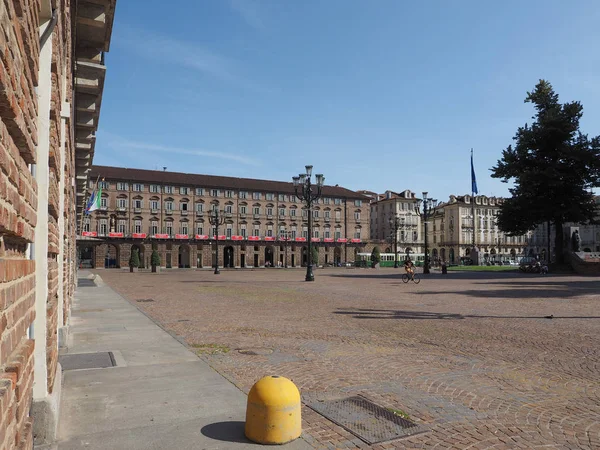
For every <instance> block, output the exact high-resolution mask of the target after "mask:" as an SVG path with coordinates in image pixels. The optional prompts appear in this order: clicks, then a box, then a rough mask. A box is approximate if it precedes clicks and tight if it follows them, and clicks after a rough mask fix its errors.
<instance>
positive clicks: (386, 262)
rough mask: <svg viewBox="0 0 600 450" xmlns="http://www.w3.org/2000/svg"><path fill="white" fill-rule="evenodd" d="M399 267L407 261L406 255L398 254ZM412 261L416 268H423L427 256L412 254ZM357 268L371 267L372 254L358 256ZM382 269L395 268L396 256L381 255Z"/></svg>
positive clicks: (355, 263) (389, 254)
mask: <svg viewBox="0 0 600 450" xmlns="http://www.w3.org/2000/svg"><path fill="white" fill-rule="evenodd" d="M397 258H398V265H400V266H401V265H403V264H404V260H405V259H406V253H400V252H398V256H397ZM410 259H411V260H412V262H413V263H414V265H415V266H416V267H423V262H424V261H425V255H424V254H423V253H411V254H410ZM354 266H355V267H371V254H370V253H359V254H357V255H356V261H354ZM379 266H380V267H394V254H393V253H381V261H380V262H379Z"/></svg>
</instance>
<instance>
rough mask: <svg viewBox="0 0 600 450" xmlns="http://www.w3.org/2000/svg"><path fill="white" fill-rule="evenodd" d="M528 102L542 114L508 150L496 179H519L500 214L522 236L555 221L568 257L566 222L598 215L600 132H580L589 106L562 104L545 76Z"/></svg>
mask: <svg viewBox="0 0 600 450" xmlns="http://www.w3.org/2000/svg"><path fill="white" fill-rule="evenodd" d="M525 103H532V104H533V105H534V107H535V110H536V113H535V115H534V116H533V117H532V119H533V120H534V121H533V123H532V124H531V125H528V124H525V125H524V126H523V127H519V129H518V130H517V133H516V135H515V137H514V138H513V139H514V141H515V144H514V147H513V146H512V145H509V146H508V148H507V149H506V150H504V151H503V152H502V159H500V160H499V161H498V163H497V165H496V166H495V167H493V168H492V169H491V170H492V177H494V178H500V179H501V180H502V181H503V182H508V181H513V182H514V187H513V188H511V189H509V190H510V193H511V194H512V197H511V198H508V199H506V200H505V201H504V204H503V205H502V206H501V208H500V212H499V216H498V226H499V228H500V229H501V230H503V231H505V232H507V233H509V234H511V235H519V234H523V233H526V232H527V231H530V230H532V229H534V228H535V227H536V226H537V225H539V224H541V223H544V222H550V223H553V224H554V225H555V227H556V240H555V247H556V254H557V256H558V258H559V261H560V260H562V249H563V224H565V223H566V222H576V223H589V222H591V221H593V220H594V216H595V214H596V210H595V205H594V199H593V194H592V193H591V188H593V187H598V186H600V136H597V137H594V138H589V137H588V136H587V135H585V134H583V133H581V132H580V131H579V121H580V119H581V117H582V116H583V106H582V105H581V103H579V102H576V101H575V102H570V103H564V104H561V103H559V101H558V95H557V94H556V93H555V92H554V89H553V88H552V85H551V84H550V83H549V82H547V81H545V80H540V81H539V83H538V84H537V85H536V86H535V89H534V90H533V92H528V93H527V97H526V99H525Z"/></svg>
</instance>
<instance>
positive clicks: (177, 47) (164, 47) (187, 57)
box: [116, 28, 276, 94]
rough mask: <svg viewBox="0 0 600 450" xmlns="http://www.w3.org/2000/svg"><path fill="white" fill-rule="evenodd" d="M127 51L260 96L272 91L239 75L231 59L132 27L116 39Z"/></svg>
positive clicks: (271, 88)
mask: <svg viewBox="0 0 600 450" xmlns="http://www.w3.org/2000/svg"><path fill="white" fill-rule="evenodd" d="M116 42H118V45H123V46H124V47H126V48H127V49H128V50H130V51H132V52H134V53H135V54H137V55H138V56H140V57H143V58H145V59H148V60H150V61H152V62H154V63H159V64H160V63H162V64H170V65H177V66H179V67H184V68H187V69H189V70H191V71H192V72H195V73H200V74H202V75H206V76H210V77H212V78H215V79H217V80H221V81H224V82H226V83H229V84H230V85H234V86H238V87H240V88H243V89H247V90H250V91H254V92H257V93H260V94H270V93H274V92H276V90H275V89H274V88H273V87H271V86H264V85H261V84H260V83H256V82H254V81H252V80H250V79H248V78H246V77H244V76H243V74H242V73H243V71H244V69H243V68H242V67H241V66H240V64H239V63H237V62H236V61H235V60H233V59H231V58H228V57H226V56H223V55H220V54H218V53H216V52H214V51H212V50H209V49H208V48H206V47H204V46H202V45H201V44H198V43H194V42H186V41H182V40H178V39H173V38H171V37H168V36H164V35H161V34H157V33H148V32H147V31H144V30H141V29H135V28H128V29H126V30H125V31H124V32H123V34H122V35H120V36H119V38H118V39H117V40H116Z"/></svg>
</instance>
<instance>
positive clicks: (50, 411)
mask: <svg viewBox="0 0 600 450" xmlns="http://www.w3.org/2000/svg"><path fill="white" fill-rule="evenodd" d="M42 18H43V19H42ZM49 20H50V2H43V8H42V13H41V17H40V22H42V23H41V25H40V33H42V32H43V30H44V29H45V27H46V26H47V24H48V23H49ZM51 64H52V38H50V39H48V40H47V41H46V43H45V44H44V46H43V47H42V48H41V49H40V64H39V85H38V146H37V152H36V167H35V179H36V182H37V185H38V204H37V224H36V227H35V241H34V243H33V244H32V247H33V254H34V256H33V257H34V259H35V279H36V281H35V284H36V286H35V320H34V322H33V330H32V331H33V333H32V334H33V338H34V339H35V349H34V360H35V362H34V367H33V371H34V381H33V404H32V410H31V414H32V416H33V418H34V421H33V424H34V425H33V434H34V436H35V442H36V443H42V442H51V441H53V440H54V439H55V438H56V432H57V428H58V408H59V404H60V392H61V376H60V375H58V376H57V377H56V381H55V383H54V388H53V392H52V394H51V395H49V393H48V372H47V370H48V367H47V364H46V334H47V331H48V330H47V323H46V318H47V313H46V305H47V302H48V198H49V196H48V189H49V185H50V167H49V161H48V158H49V155H50V102H51V94H52V77H51ZM63 201H64V199H63ZM63 205H64V204H63ZM60 271H62V268H61V269H60ZM60 370H61V369H60V364H59V365H58V366H57V371H59V372H60Z"/></svg>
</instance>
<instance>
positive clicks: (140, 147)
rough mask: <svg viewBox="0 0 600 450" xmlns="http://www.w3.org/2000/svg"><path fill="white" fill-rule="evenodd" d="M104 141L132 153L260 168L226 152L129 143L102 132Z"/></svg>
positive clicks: (249, 160)
mask: <svg viewBox="0 0 600 450" xmlns="http://www.w3.org/2000/svg"><path fill="white" fill-rule="evenodd" d="M102 134H103V135H104V139H106V140H107V141H108V143H109V145H110V146H112V147H113V148H119V149H122V150H129V151H133V152H139V153H146V152H156V153H159V152H160V153H163V154H169V153H171V154H172V153H176V154H179V155H188V156H195V157H199V158H213V159H224V160H227V161H233V162H236V163H239V164H244V165H246V166H260V163H259V162H258V161H255V160H254V159H252V158H248V157H246V156H240V155H238V154H235V153H228V152H217V151H211V150H203V149H196V148H181V147H172V146H169V145H160V144H150V143H147V142H137V141H130V140H127V139H123V138H121V137H119V136H115V135H113V134H111V133H107V132H104V133H102Z"/></svg>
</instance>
